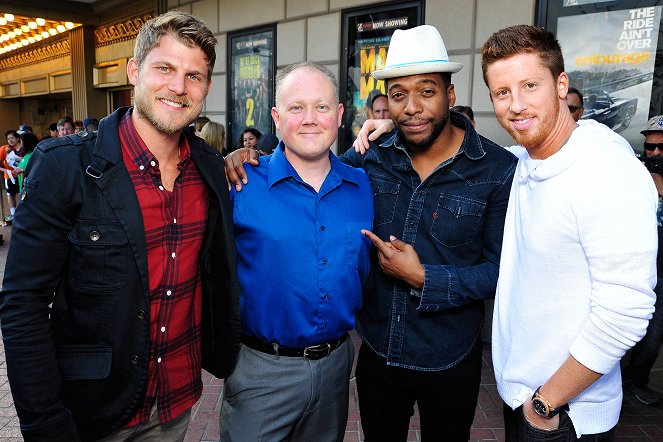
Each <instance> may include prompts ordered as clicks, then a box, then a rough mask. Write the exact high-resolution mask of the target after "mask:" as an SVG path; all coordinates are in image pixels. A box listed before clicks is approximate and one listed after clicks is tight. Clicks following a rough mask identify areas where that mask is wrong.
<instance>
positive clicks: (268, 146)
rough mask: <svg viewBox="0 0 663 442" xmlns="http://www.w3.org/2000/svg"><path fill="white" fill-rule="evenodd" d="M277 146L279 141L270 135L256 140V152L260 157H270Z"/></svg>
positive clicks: (267, 134)
mask: <svg viewBox="0 0 663 442" xmlns="http://www.w3.org/2000/svg"><path fill="white" fill-rule="evenodd" d="M278 145H279V139H278V138H276V135H274V134H272V133H269V132H268V133H266V134H264V135H263V136H262V137H260V139H259V140H258V151H259V152H260V155H271V154H272V153H273V152H274V149H276V146H278Z"/></svg>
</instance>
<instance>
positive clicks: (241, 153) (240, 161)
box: [224, 147, 260, 192]
mask: <svg viewBox="0 0 663 442" xmlns="http://www.w3.org/2000/svg"><path fill="white" fill-rule="evenodd" d="M259 156H260V155H259V154H258V151H257V150H255V149H250V148H248V147H242V148H241V149H237V150H236V151H234V152H231V153H229V154H228V155H226V157H225V158H224V160H225V163H226V180H227V181H228V190H230V189H231V187H230V186H231V185H233V184H234V185H235V189H237V191H238V192H240V191H241V190H242V183H243V184H246V183H248V182H249V180H248V178H247V177H246V172H245V171H244V163H246V162H249V163H250V164H251V165H252V166H257V165H258V157H259Z"/></svg>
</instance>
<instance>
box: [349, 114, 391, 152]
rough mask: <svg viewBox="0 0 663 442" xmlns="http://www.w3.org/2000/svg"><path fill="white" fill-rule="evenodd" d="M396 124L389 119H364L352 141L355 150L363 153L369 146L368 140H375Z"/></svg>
mask: <svg viewBox="0 0 663 442" xmlns="http://www.w3.org/2000/svg"><path fill="white" fill-rule="evenodd" d="M395 128H396V125H395V124H394V122H393V121H391V120H366V121H364V124H363V125H362V126H361V130H360V131H359V134H358V135H357V139H356V140H355V142H354V143H352V147H354V148H355V152H357V153H360V154H362V155H364V154H365V153H366V152H367V151H368V149H369V148H370V147H369V145H368V142H369V141H375V140H377V139H378V137H379V136H380V135H382V134H384V133H387V132H391V131H392V130H394V129H395Z"/></svg>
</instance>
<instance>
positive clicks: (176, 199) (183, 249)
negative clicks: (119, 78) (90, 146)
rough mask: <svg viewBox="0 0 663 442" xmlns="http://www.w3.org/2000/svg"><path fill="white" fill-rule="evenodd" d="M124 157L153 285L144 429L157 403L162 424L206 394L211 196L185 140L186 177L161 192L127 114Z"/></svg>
mask: <svg viewBox="0 0 663 442" xmlns="http://www.w3.org/2000/svg"><path fill="white" fill-rule="evenodd" d="M119 134H120V143H121V144H122V157H123V159H124V164H125V166H126V167H127V170H128V171H129V175H130V176H131V181H132V182H133V185H134V188H135V189H136V195H137V196H138V202H139V203H140V208H141V212H142V215H143V224H144V226H145V237H146V243H147V265H148V271H149V284H150V315H149V318H150V319H149V320H150V353H149V361H148V364H147V382H146V384H145V392H144V396H143V398H142V401H141V402H140V403H139V404H138V407H137V408H136V412H135V413H134V415H133V416H132V417H131V419H130V420H129V422H128V424H127V426H133V425H137V424H140V423H143V422H146V421H147V420H148V419H149V417H150V408H151V407H152V405H153V404H154V401H155V400H156V401H157V409H158V412H159V422H161V423H163V422H167V421H169V420H172V419H174V418H176V417H178V416H179V415H180V414H181V413H183V412H184V411H186V410H188V409H189V408H191V407H192V406H193V405H194V404H195V403H196V401H197V400H198V398H200V395H201V393H202V388H203V387H202V381H201V377H200V376H201V357H200V334H201V321H202V320H201V309H202V286H201V279H200V272H199V267H198V260H199V252H200V249H201V247H202V244H203V237H204V234H205V227H206V223H207V209H208V204H209V203H208V193H207V188H206V186H205V184H204V182H203V178H202V176H201V175H200V172H199V171H198V169H197V168H196V166H195V164H194V163H193V161H192V160H191V150H190V148H189V144H188V142H187V140H186V138H185V137H184V136H182V137H181V139H180V144H179V148H180V161H179V163H178V165H177V167H178V169H179V171H180V173H179V175H178V176H177V179H176V180H175V185H174V188H173V191H172V192H168V191H167V190H165V189H164V188H163V186H162V185H161V173H160V171H159V162H158V161H157V159H156V158H155V157H154V155H152V153H151V152H150V151H149V149H148V148H147V146H145V143H144V142H143V140H142V139H141V138H140V136H139V135H138V133H137V132H136V129H135V127H134V125H133V122H132V121H131V112H127V114H126V116H125V117H124V118H123V119H122V121H121V122H120V125H119Z"/></svg>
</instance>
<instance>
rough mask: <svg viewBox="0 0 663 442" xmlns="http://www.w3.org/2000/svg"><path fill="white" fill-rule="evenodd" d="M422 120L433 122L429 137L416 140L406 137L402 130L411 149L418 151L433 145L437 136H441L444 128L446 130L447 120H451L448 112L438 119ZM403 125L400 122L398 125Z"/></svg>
mask: <svg viewBox="0 0 663 442" xmlns="http://www.w3.org/2000/svg"><path fill="white" fill-rule="evenodd" d="M422 121H427V122H429V123H431V126H432V130H431V133H430V134H429V135H428V136H427V137H425V138H423V139H421V140H419V141H414V140H410V139H408V138H407V137H406V135H405V133H404V132H403V131H402V130H401V134H403V138H404V142H405V144H406V145H407V147H409V148H411V149H414V150H417V151H424V150H427V149H428V148H429V147H431V146H432V145H433V143H434V142H435V140H437V137H439V136H440V134H441V133H442V130H444V127H445V126H446V125H447V122H448V121H449V114H448V113H447V114H445V115H443V116H442V118H440V119H439V120H437V121H436V120H433V119H428V120H422ZM402 125H403V124H399V125H398V126H399V128H400V127H401V126H402Z"/></svg>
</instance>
